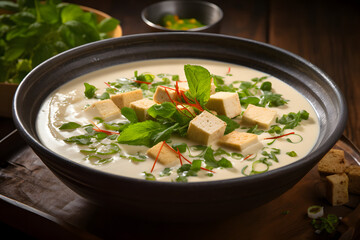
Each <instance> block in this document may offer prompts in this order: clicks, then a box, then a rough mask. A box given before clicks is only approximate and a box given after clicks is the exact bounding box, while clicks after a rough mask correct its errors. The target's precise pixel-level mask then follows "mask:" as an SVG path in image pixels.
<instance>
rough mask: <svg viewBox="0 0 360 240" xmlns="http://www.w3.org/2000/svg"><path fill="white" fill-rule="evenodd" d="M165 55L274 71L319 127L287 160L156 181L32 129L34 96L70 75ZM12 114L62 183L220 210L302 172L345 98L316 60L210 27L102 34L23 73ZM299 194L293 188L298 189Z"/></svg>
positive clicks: (276, 192) (107, 195)
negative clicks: (251, 171)
mask: <svg viewBox="0 0 360 240" xmlns="http://www.w3.org/2000/svg"><path fill="white" fill-rule="evenodd" d="M164 58H196V59H206V60H216V61H221V62H225V63H234V64H239V65H243V66H246V67H250V68H253V69H256V70H259V71H262V72H264V73H267V74H270V75H272V76H274V77H277V78H279V79H281V80H282V81H284V82H286V83H287V84H289V85H290V86H292V87H293V88H295V89H297V90H298V91H299V92H300V93H301V94H302V95H303V96H305V98H306V99H307V100H308V101H309V102H310V103H311V104H312V106H313V108H314V109H315V112H316V114H317V117H318V118H319V124H320V133H319V136H318V139H317V141H316V143H315V145H314V147H313V148H312V150H311V151H310V152H309V153H308V154H307V155H306V156H304V157H303V158H302V159H300V160H298V161H296V162H294V163H291V164H289V165H286V166H283V167H280V168H277V169H274V170H271V171H268V172H265V173H262V174H257V175H251V176H246V177H240V178H233V179H227V180H217V181H208V182H189V183H175V182H160V181H147V180H142V179H136V178H129V177H124V176H120V175H115V174H111V173H106V172H103V171H99V170H96V169H93V168H89V167H87V166H84V165H81V164H79V163H76V162H74V161H72V160H71V159H66V158H64V157H62V156H60V155H59V154H57V153H55V152H54V151H52V150H51V149H49V148H47V147H45V146H44V145H43V144H42V142H41V141H40V139H39V135H38V133H37V130H36V119H37V116H38V113H39V109H40V107H41V104H42V103H43V102H44V100H45V99H46V97H48V95H49V94H51V93H52V92H53V91H54V90H55V89H57V88H58V87H60V86H62V85H63V84H65V83H67V82H69V81H71V80H72V79H74V78H77V77H79V76H82V75H84V74H87V73H90V72H93V71H96V70H100V69H103V68H106V67H110V66H114V65H117V64H123V63H129V62H134V61H140V60H153V59H164ZM13 118H14V122H15V124H16V126H17V128H18V130H19V132H20V134H21V136H22V137H23V138H24V139H25V141H26V142H27V144H28V145H29V146H30V147H31V148H32V149H33V150H34V152H35V153H36V154H37V155H38V156H39V157H40V158H41V160H42V161H43V162H44V163H45V165H46V166H47V167H48V168H49V169H50V170H51V171H52V172H53V173H54V174H55V175H56V176H57V177H58V178H59V179H60V180H61V181H62V182H63V183H65V184H66V185H67V186H68V187H69V188H71V189H72V190H73V191H75V192H76V193H78V194H79V195H81V196H83V197H84V198H86V199H88V200H90V201H92V202H94V203H96V204H98V205H100V206H107V207H111V208H113V209H117V210H118V211H119V212H121V213H123V214H127V215H133V216H140V217H150V218H151V219H156V218H158V219H177V220H180V219H185V218H187V219H188V218H194V219H199V220H201V219H205V218H208V217H209V216H211V219H214V218H216V217H226V216H230V215H234V214H238V213H241V212H242V211H245V210H249V209H251V208H255V207H257V206H260V205H262V204H265V203H267V202H269V201H271V200H272V199H274V198H276V197H278V196H280V195H281V194H283V193H284V192H286V191H287V190H289V189H290V188H291V187H293V186H294V185H295V184H296V183H297V182H298V181H299V180H300V179H301V178H302V177H303V176H304V175H305V174H306V173H307V172H309V171H310V170H311V169H312V168H313V167H314V166H315V165H316V164H317V162H318V161H319V160H320V159H321V158H322V157H323V156H324V155H325V154H326V152H327V151H328V150H329V149H330V148H331V147H332V146H333V145H334V144H335V143H336V141H337V140H338V139H339V138H340V137H341V135H342V133H343V130H344V128H345V123H346V119H347V108H346V104H345V101H344V98H343V96H342V94H341V92H340V90H339V88H338V87H337V86H336V84H335V83H334V82H333V81H332V80H331V79H330V78H329V77H328V76H327V75H326V74H325V73H324V72H322V71H321V70H320V69H319V68H317V67H316V66H314V65H313V64H311V63H309V62H308V61H306V60H304V59H302V58H301V57H299V56H297V55H294V54H292V53H290V52H287V51H285V50H282V49H280V48H277V47H274V46H271V45H268V44H265V43H261V42H256V41H253V40H248V39H242V38H238V37H231V36H225V35H220V34H211V33H189V32H178V33H151V34H139V35H132V36H125V37H122V38H117V39H107V40H102V41H99V42H94V43H90V44H87V45H84V46H81V47H77V48H74V49H72V50H69V51H67V52H64V53H62V54H60V55H57V56H55V57H53V58H51V59H49V60H47V61H45V62H44V63H42V64H41V65H39V66H38V67H36V68H35V69H34V70H33V71H32V72H31V73H29V74H28V75H27V76H26V77H25V79H24V80H23V81H22V83H21V84H20V85H19V87H18V89H17V91H16V93H15V97H14V104H13ZM299 197H300V196H299Z"/></svg>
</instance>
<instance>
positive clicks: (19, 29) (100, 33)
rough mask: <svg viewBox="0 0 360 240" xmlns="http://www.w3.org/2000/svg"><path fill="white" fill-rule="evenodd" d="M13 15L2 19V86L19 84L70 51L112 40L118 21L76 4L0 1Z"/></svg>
mask: <svg viewBox="0 0 360 240" xmlns="http://www.w3.org/2000/svg"><path fill="white" fill-rule="evenodd" d="M0 8H1V9H5V10H8V11H10V12H11V14H2V15H1V18H0V37H1V39H0V82H10V83H19V82H20V81H21V80H22V79H23V78H24V77H25V75H26V74H27V73H29V72H30V71H31V70H32V69H33V68H34V67H36V66H37V65H39V64H40V63H41V62H43V61H45V60H46V59H48V58H50V57H52V56H55V55H56V54H58V53H60V52H63V51H65V50H68V49H70V48H73V47H76V46H80V45H82V44H85V43H89V42H93V41H98V40H101V39H105V38H108V36H107V32H110V31H112V30H114V29H115V28H116V26H117V25H118V24H119V21H118V20H116V19H114V18H108V19H104V20H103V21H101V22H100V23H98V22H97V18H96V15H95V14H94V13H91V12H85V11H83V10H82V9H81V8H80V6H78V5H75V4H68V3H61V1H60V0H57V1H50V0H48V1H41V2H40V1H39V0H35V1H30V0H23V1H17V3H15V2H9V1H0Z"/></svg>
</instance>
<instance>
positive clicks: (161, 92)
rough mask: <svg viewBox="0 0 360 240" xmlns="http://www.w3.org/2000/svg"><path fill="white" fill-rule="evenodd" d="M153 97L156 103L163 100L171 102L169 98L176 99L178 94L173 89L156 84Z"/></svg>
mask: <svg viewBox="0 0 360 240" xmlns="http://www.w3.org/2000/svg"><path fill="white" fill-rule="evenodd" d="M169 97H170V98H169ZM153 99H154V101H155V102H156V103H159V104H161V103H163V102H171V100H177V99H178V95H177V93H176V91H175V90H172V89H170V88H165V87H163V86H158V87H157V88H156V91H155V94H154V97H153Z"/></svg>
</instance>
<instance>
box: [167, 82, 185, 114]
mask: <svg viewBox="0 0 360 240" xmlns="http://www.w3.org/2000/svg"><path fill="white" fill-rule="evenodd" d="M165 92H166V94H167V95H168V97H169V99H170V101H171V103H172V104H174V106H175V108H176V110H178V112H180V113H181V114H182V115H184V116H186V117H188V118H191V117H190V116H188V115H186V114H185V113H184V112H182V111H181V110H180V109H179V108H178V107H177V105H176V104H175V101H174V100H173V99H172V98H171V97H170V94H169V92H168V91H167V89H166V88H165ZM187 110H188V109H187ZM188 111H189V110H188ZM190 114H191V113H190Z"/></svg>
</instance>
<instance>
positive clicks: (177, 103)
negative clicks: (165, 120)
mask: <svg viewBox="0 0 360 240" xmlns="http://www.w3.org/2000/svg"><path fill="white" fill-rule="evenodd" d="M173 103H176V105H175V106H177V105H180V106H182V107H183V108H184V110H186V111H188V113H189V114H190V115H191V116H192V117H193V118H194V117H195V116H194V114H192V112H191V111H190V110H189V109H188V108H187V107H185V106H184V105H183V103H181V102H178V101H175V100H174V102H173ZM176 109H178V108H176ZM178 111H181V110H180V109H178ZM185 116H187V117H189V116H188V115H186V114H185Z"/></svg>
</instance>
